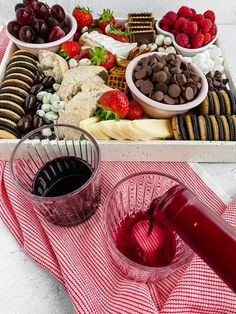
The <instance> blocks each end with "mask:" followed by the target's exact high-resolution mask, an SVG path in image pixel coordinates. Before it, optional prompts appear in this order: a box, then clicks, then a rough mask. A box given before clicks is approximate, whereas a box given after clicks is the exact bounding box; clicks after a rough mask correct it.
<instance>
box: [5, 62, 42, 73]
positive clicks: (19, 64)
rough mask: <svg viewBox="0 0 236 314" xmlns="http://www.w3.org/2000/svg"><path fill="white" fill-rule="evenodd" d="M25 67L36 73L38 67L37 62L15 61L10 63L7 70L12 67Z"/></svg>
mask: <svg viewBox="0 0 236 314" xmlns="http://www.w3.org/2000/svg"><path fill="white" fill-rule="evenodd" d="M20 67H22V68H24V69H27V70H29V71H30V72H31V73H33V74H35V73H36V71H37V67H36V65H35V64H33V63H30V62H25V61H14V62H12V63H11V64H9V65H8V67H7V70H10V69H12V68H20Z"/></svg>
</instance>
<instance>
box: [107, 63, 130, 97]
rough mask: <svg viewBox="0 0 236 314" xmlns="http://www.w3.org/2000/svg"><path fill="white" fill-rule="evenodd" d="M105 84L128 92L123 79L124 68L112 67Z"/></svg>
mask: <svg viewBox="0 0 236 314" xmlns="http://www.w3.org/2000/svg"><path fill="white" fill-rule="evenodd" d="M106 84H107V85H108V86H110V87H112V88H114V89H119V90H120V91H122V92H123V93H125V94H128V91H129V87H128V84H127V83H126V80H125V68H122V67H117V66H116V67H114V68H112V69H111V70H110V72H109V74H108V78H107V81H106Z"/></svg>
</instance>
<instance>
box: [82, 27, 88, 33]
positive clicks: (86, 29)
mask: <svg viewBox="0 0 236 314" xmlns="http://www.w3.org/2000/svg"><path fill="white" fill-rule="evenodd" d="M87 31H88V26H84V27H83V28H82V29H81V34H83V33H86V32H87Z"/></svg>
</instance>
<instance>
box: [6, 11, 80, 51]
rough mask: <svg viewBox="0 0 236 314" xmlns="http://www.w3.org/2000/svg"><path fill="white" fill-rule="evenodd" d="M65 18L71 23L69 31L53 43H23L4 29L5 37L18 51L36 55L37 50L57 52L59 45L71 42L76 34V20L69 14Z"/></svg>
mask: <svg viewBox="0 0 236 314" xmlns="http://www.w3.org/2000/svg"><path fill="white" fill-rule="evenodd" d="M66 16H68V17H69V19H70V21H71V30H70V31H69V33H68V34H67V35H66V36H65V37H63V38H61V39H59V40H55V41H52V42H50V43H45V44H32V43H25V42H23V41H21V40H19V39H17V38H16V37H14V36H12V35H11V34H10V33H9V32H8V30H7V29H6V32H7V36H8V37H9V39H10V40H11V41H13V42H14V43H15V44H16V46H17V47H18V48H19V49H26V50H30V51H32V52H35V53H37V52H38V51H39V50H42V49H43V50H49V51H52V52H57V51H58V50H59V48H60V45H61V44H62V43H64V42H66V41H68V40H72V39H73V37H74V34H75V33H76V30H77V22H76V19H75V18H74V17H73V16H72V15H71V14H69V13H66Z"/></svg>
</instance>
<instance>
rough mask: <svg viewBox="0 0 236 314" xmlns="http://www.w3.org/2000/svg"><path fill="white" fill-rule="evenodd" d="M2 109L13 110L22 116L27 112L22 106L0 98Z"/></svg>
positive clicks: (0, 107)
mask: <svg viewBox="0 0 236 314" xmlns="http://www.w3.org/2000/svg"><path fill="white" fill-rule="evenodd" d="M0 109H6V110H10V111H13V112H15V113H16V114H17V115H18V116H20V117H22V116H23V115H24V114H25V111H24V109H23V108H22V107H21V106H19V105H17V104H16V103H14V102H12V101H8V100H0Z"/></svg>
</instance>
